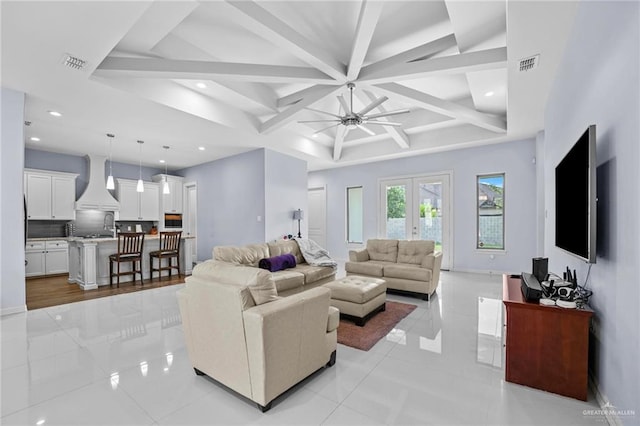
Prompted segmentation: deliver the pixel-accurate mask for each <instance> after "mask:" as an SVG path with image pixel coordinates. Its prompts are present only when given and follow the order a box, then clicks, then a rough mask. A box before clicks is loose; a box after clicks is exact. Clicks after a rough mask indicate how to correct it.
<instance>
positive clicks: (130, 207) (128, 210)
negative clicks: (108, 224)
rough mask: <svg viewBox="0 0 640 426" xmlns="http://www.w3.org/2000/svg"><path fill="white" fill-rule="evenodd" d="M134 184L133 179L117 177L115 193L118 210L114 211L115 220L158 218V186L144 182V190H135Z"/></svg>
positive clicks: (151, 219)
mask: <svg viewBox="0 0 640 426" xmlns="http://www.w3.org/2000/svg"><path fill="white" fill-rule="evenodd" d="M136 186H137V181H135V180H129V179H118V185H117V187H116V193H117V195H118V201H119V202H120V211H119V212H116V220H130V221H137V220H149V221H157V220H159V219H160V215H159V210H158V209H159V207H158V206H159V203H160V186H159V185H158V184H157V183H153V182H144V192H137V191H136Z"/></svg>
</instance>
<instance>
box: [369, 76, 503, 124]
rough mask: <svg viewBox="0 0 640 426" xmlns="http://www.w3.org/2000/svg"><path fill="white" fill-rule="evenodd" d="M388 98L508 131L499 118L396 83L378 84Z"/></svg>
mask: <svg viewBox="0 0 640 426" xmlns="http://www.w3.org/2000/svg"><path fill="white" fill-rule="evenodd" d="M375 87H376V89H377V90H378V91H382V92H383V93H385V94H387V95H388V96H393V97H396V98H400V99H402V100H403V101H405V102H409V103H413V104H414V105H416V106H418V107H420V108H424V109H428V110H430V111H434V112H437V113H439V114H442V115H446V116H448V117H453V118H457V119H459V120H462V121H465V122H467V123H470V124H473V125H475V126H478V127H482V128H483V129H487V130H491V131H492V132H497V133H504V132H506V131H507V123H506V122H505V120H503V119H502V118H499V117H494V116H491V115H487V114H483V113H481V112H478V111H476V110H475V109H473V108H468V107H465V106H462V105H460V104H457V103H455V102H451V101H447V100H444V99H440V98H436V97H435V96H431V95H428V94H426V93H423V92H420V91H418V90H415V89H411V88H409V87H406V86H402V85H400V84H396V83H386V84H378V85H376V86H375Z"/></svg>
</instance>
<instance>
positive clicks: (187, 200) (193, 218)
mask: <svg viewBox="0 0 640 426" xmlns="http://www.w3.org/2000/svg"><path fill="white" fill-rule="evenodd" d="M184 212H185V221H184V224H183V227H184V229H183V231H182V232H183V233H184V234H185V235H187V236H193V237H196V240H195V244H190V246H191V259H192V260H193V261H194V262H195V261H196V260H198V239H197V236H198V184H197V183H196V182H188V183H185V184H184Z"/></svg>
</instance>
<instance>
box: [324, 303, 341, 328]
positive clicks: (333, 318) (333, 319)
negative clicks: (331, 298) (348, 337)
mask: <svg viewBox="0 0 640 426" xmlns="http://www.w3.org/2000/svg"><path fill="white" fill-rule="evenodd" d="M338 325H340V310H339V309H338V308H336V307H334V306H329V318H327V333H331V332H332V331H333V330H337V329H338Z"/></svg>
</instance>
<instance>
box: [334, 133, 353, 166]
mask: <svg viewBox="0 0 640 426" xmlns="http://www.w3.org/2000/svg"><path fill="white" fill-rule="evenodd" d="M348 131H349V129H348V128H347V126H340V127H338V130H336V140H335V142H334V144H333V161H338V160H339V159H340V157H341V156H342V145H344V138H345V136H347V133H348Z"/></svg>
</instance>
